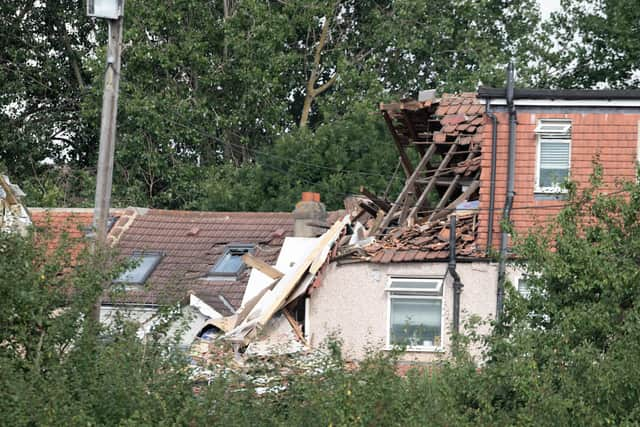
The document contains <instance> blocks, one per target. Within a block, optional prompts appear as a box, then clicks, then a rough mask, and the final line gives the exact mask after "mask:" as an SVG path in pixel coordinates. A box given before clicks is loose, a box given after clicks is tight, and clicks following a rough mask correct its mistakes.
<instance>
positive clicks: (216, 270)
mask: <svg viewBox="0 0 640 427" xmlns="http://www.w3.org/2000/svg"><path fill="white" fill-rule="evenodd" d="M253 251H254V246H253V245H250V244H233V245H229V246H227V247H226V248H225V250H224V253H223V254H222V256H221V257H220V259H219V260H218V262H216V264H215V265H214V266H213V267H212V268H211V270H209V272H208V273H207V277H210V278H218V277H219V278H222V279H226V280H229V279H235V278H236V277H237V276H238V275H239V274H240V273H242V271H243V270H244V268H245V264H244V261H243V260H242V256H243V255H244V254H247V253H253Z"/></svg>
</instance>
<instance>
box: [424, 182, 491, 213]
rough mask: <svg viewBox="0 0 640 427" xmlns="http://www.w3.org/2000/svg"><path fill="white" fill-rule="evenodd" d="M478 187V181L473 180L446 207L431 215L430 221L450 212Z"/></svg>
mask: <svg viewBox="0 0 640 427" xmlns="http://www.w3.org/2000/svg"><path fill="white" fill-rule="evenodd" d="M479 187H480V181H473V182H472V183H471V185H470V186H469V187H468V188H467V190H466V191H465V192H464V193H462V194H461V195H459V196H458V197H457V198H456V199H455V200H454V201H453V202H451V203H449V204H448V205H447V207H445V208H444V209H442V210H441V211H439V212H436V213H435V214H433V215H432V218H431V221H437V220H439V219H440V218H444V217H446V216H447V215H449V213H450V212H452V211H453V210H454V209H455V208H456V206H457V205H458V204H460V202H462V201H463V200H467V199H468V197H469V196H470V195H471V194H473V193H474V192H475V191H476V190H477V189H478V188H479Z"/></svg>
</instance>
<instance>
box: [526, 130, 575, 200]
mask: <svg viewBox="0 0 640 427" xmlns="http://www.w3.org/2000/svg"><path fill="white" fill-rule="evenodd" d="M552 124H564V125H565V126H564V128H563V131H564V132H554V133H548V128H545V125H547V126H548V125H552ZM571 129H572V123H571V120H567V119H540V120H538V125H537V126H536V128H535V130H534V132H535V133H536V134H537V141H536V175H535V176H536V178H535V179H536V180H535V189H534V191H535V192H536V193H566V192H567V190H566V189H564V188H562V187H560V186H559V185H553V186H551V187H542V186H540V166H541V165H540V163H541V146H542V142H561V143H566V144H567V145H568V146H569V158H568V159H567V177H570V176H571V145H572V144H571V140H572V138H571Z"/></svg>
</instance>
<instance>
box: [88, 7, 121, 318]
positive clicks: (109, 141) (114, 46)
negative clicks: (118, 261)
mask: <svg viewBox="0 0 640 427" xmlns="http://www.w3.org/2000/svg"><path fill="white" fill-rule="evenodd" d="M123 13H124V0H87V15H88V16H93V17H97V18H103V19H107V22H108V25H109V41H108V46H107V61H106V70H105V75H104V92H103V95H102V118H101V121H100V151H99V154H98V172H97V177H96V198H95V207H94V213H93V226H94V229H95V241H94V246H93V248H94V251H96V249H98V248H99V247H103V246H105V244H106V241H107V221H108V219H109V207H110V204H111V185H112V179H113V156H114V151H115V145H116V118H117V115H118V89H119V87H120V54H121V52H122V19H123V18H122V16H123ZM100 305H101V297H98V300H97V301H96V304H95V306H94V310H93V318H94V319H95V320H96V321H99V320H100Z"/></svg>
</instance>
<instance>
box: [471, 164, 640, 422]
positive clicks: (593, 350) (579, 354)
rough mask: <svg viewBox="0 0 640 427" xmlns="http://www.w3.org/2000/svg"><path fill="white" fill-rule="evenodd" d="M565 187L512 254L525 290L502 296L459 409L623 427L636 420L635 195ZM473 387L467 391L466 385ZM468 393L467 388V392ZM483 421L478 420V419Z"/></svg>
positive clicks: (627, 188)
mask: <svg viewBox="0 0 640 427" xmlns="http://www.w3.org/2000/svg"><path fill="white" fill-rule="evenodd" d="M601 177H602V170H601V168H600V167H599V166H596V168H595V172H594V175H593V178H592V185H591V186H590V187H589V188H585V189H578V188H576V186H575V185H574V184H570V185H569V200H568V202H567V206H566V208H564V209H563V210H562V212H561V213H560V214H559V215H558V216H557V219H556V222H555V223H552V224H551V225H549V226H548V227H547V228H546V229H544V230H543V229H540V230H531V232H529V233H527V235H526V236H524V237H523V238H522V239H521V240H520V244H519V245H518V247H517V249H516V253H517V254H518V256H519V257H521V260H522V262H521V266H522V268H524V270H525V272H526V278H527V283H528V285H529V288H530V290H531V293H530V296H529V297H528V298H522V297H520V296H519V295H518V293H517V292H515V291H513V290H512V292H511V293H510V296H509V299H508V302H507V305H506V312H505V316H504V321H503V323H502V324H499V325H497V327H496V335H495V336H494V338H493V339H492V340H490V342H489V344H490V349H489V352H488V356H489V360H488V362H487V364H486V367H485V369H483V372H482V374H481V375H480V376H479V377H478V378H477V379H474V380H472V382H471V383H469V384H467V386H468V387H469V389H471V390H473V391H472V392H470V393H469V392H467V394H466V395H465V396H466V398H465V399H466V401H465V403H464V404H465V405H467V406H471V407H476V408H478V412H479V413H482V414H483V416H481V417H479V419H480V420H482V419H483V417H486V416H491V417H493V420H494V422H496V423H498V424H501V423H509V424H514V423H515V424H527V423H531V422H535V423H537V424H554V425H576V424H578V425H581V424H592V425H605V424H613V425H629V424H633V423H636V422H637V420H638V419H639V418H640V405H639V404H638V402H640V399H639V398H640V375H638V374H637V369H636V368H635V365H636V360H637V354H638V350H640V280H639V278H640V277H639V274H640V273H639V271H640V270H639V269H638V260H640V226H639V225H638V224H639V223H638V208H639V207H640V206H639V204H640V186H639V185H638V184H637V183H621V184H620V186H619V188H618V190H617V191H611V190H609V191H610V192H609V194H604V192H603V189H602V188H601ZM472 384H475V385H472ZM475 387H477V388H475ZM484 419H485V420H486V419H487V418H484Z"/></svg>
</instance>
